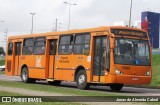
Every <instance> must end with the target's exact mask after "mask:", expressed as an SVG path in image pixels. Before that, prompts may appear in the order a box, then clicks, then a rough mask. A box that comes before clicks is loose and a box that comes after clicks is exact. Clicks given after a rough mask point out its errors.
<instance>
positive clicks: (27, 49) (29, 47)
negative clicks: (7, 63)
mask: <svg viewBox="0 0 160 105" xmlns="http://www.w3.org/2000/svg"><path fill="white" fill-rule="evenodd" d="M33 46H34V38H28V39H24V44H23V51H22V53H23V54H24V55H30V54H32V53H33Z"/></svg>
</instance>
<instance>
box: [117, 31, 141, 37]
mask: <svg viewBox="0 0 160 105" xmlns="http://www.w3.org/2000/svg"><path fill="white" fill-rule="evenodd" d="M119 34H122V35H135V36H140V37H143V33H141V32H134V31H119Z"/></svg>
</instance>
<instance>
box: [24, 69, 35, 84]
mask: <svg viewBox="0 0 160 105" xmlns="http://www.w3.org/2000/svg"><path fill="white" fill-rule="evenodd" d="M21 79H22V82H24V83H35V82H36V79H32V78H29V75H28V68H27V67H24V68H23V69H22V71H21Z"/></svg>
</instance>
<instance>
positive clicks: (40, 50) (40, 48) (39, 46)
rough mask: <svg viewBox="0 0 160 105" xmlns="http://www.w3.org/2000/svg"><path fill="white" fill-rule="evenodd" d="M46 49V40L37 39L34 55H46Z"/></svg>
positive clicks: (42, 38) (43, 38)
mask: <svg viewBox="0 0 160 105" xmlns="http://www.w3.org/2000/svg"><path fill="white" fill-rule="evenodd" d="M45 48H46V38H45V37H36V38H35V42H34V54H35V55H43V54H45Z"/></svg>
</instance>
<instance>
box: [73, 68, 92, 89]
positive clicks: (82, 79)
mask: <svg viewBox="0 0 160 105" xmlns="http://www.w3.org/2000/svg"><path fill="white" fill-rule="evenodd" d="M76 82H77V86H78V88H79V89H83V90H86V89H89V86H90V85H89V84H88V83H87V75H86V72H85V71H84V70H80V71H79V72H78V74H77V76H76Z"/></svg>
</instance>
